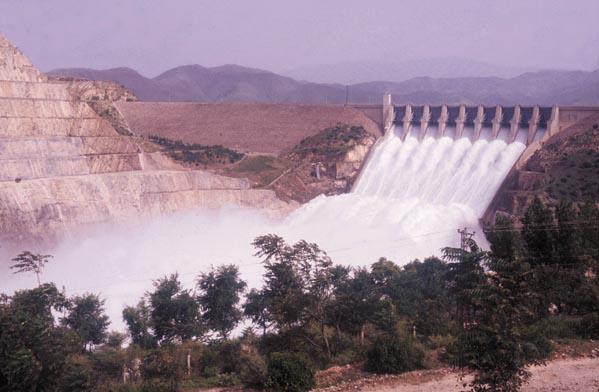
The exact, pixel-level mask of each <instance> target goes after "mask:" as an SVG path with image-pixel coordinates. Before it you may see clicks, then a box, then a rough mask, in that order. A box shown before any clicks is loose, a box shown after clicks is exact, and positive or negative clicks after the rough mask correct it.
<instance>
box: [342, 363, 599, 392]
mask: <svg viewBox="0 0 599 392" xmlns="http://www.w3.org/2000/svg"><path fill="white" fill-rule="evenodd" d="M531 371H532V378H531V379H530V381H529V382H528V383H527V384H526V385H525V386H524V388H523V389H522V391H523V392H545V391H551V392H570V391H572V392H574V391H576V392H599V358H577V359H559V360H554V361H551V362H548V363H547V366H536V367H533V368H532V369H531ZM417 380H418V377H416V378H415V379H414V380H413V381H414V382H409V383H408V382H405V381H398V382H393V383H389V384H386V385H379V386H371V387H366V388H363V389H362V388H358V389H353V390H359V391H363V392H425V391H433V392H454V391H459V390H460V387H461V383H460V381H459V380H458V376H457V374H455V373H448V374H445V375H442V376H441V377H439V378H435V379H434V380H430V381H425V382H421V383H420V382H418V381H417ZM466 381H467V380H466ZM350 389H352V388H351V387H350ZM350 389H348V390H350Z"/></svg>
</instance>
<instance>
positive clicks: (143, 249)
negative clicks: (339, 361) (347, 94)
mask: <svg viewBox="0 0 599 392" xmlns="http://www.w3.org/2000/svg"><path fill="white" fill-rule="evenodd" d="M398 135H399V131H398V132H388V134H387V136H385V138H383V139H381V142H380V143H378V144H377V146H376V147H375V150H374V151H373V153H372V155H371V158H370V159H369V161H368V163H367V164H366V167H365V169H364V170H363V174H362V176H361V177H360V179H359V181H358V183H357V185H356V187H355V189H354V191H353V192H351V193H348V194H343V195H338V196H318V197H316V198H315V199H313V200H312V201H310V202H309V203H307V204H304V205H303V206H301V207H300V208H298V209H297V210H295V211H294V212H292V213H291V214H290V215H289V216H287V217H284V218H281V219H272V218H269V217H267V215H266V214H265V213H264V212H261V211H259V210H253V209H247V208H240V207H234V206H228V207H224V208H221V209H219V210H197V211H189V212H181V213H178V214H175V215H170V216H163V217H158V218H154V219H148V220H143V221H140V220H133V221H131V222H128V223H127V224H112V225H103V226H98V227H95V228H93V229H89V230H86V231H82V232H80V233H79V234H78V235H77V236H75V237H72V238H69V239H67V240H65V241H63V242H62V243H60V244H59V245H58V246H56V247H54V248H52V249H43V250H39V251H42V252H43V253H49V254H51V255H53V256H54V258H53V259H52V260H51V261H50V262H49V263H48V264H47V267H46V268H45V270H44V273H43V275H42V278H43V281H44V282H54V283H56V285H57V286H58V287H59V288H61V287H65V290H66V294H67V295H69V296H70V295H75V294H83V293H85V292H92V293H99V294H100V296H101V297H102V298H104V299H105V300H106V310H107V314H108V316H109V317H110V320H111V323H112V324H111V328H112V329H116V330H124V323H123V320H122V317H121V312H122V309H123V308H124V307H125V306H126V305H135V304H136V303H137V302H138V301H139V299H140V298H141V297H142V296H143V295H144V293H145V292H147V291H148V290H151V289H152V281H153V280H155V279H157V278H160V277H163V276H165V275H169V274H172V273H178V274H179V276H180V279H181V282H182V283H183V286H184V287H185V288H188V289H194V287H195V279H196V277H197V276H198V274H200V273H201V272H207V271H209V270H210V268H211V267H212V266H218V265H222V264H235V265H237V266H238V267H239V270H240V274H241V278H242V279H244V280H245V281H246V282H247V283H248V286H249V288H253V287H259V286H260V285H261V282H262V279H261V277H262V272H263V268H262V264H261V260H260V259H259V258H257V257H255V256H254V253H255V249H253V247H252V245H251V244H252V241H253V240H254V239H255V238H256V237H258V236H260V235H264V234H278V235H280V236H282V237H283V238H285V239H286V240H287V242H288V243H290V244H292V243H295V242H296V241H298V240H300V239H304V240H307V241H309V242H314V243H316V244H318V245H319V246H320V247H321V249H323V250H324V251H326V252H327V253H328V254H329V256H331V258H332V260H333V261H334V262H335V263H337V264H342V265H350V266H369V265H371V264H372V263H374V262H376V261H377V260H378V259H379V258H380V257H386V258H388V259H390V260H393V261H394V262H396V263H397V264H399V265H404V264H406V263H408V262H410V261H413V260H415V259H420V260H423V259H424V258H426V257H429V256H433V255H436V256H440V255H441V249H442V248H443V247H446V246H454V247H455V246H458V245H459V235H458V233H457V229H458V228H461V227H469V228H471V229H474V230H475V231H476V237H475V239H476V240H477V241H478V242H479V244H481V245H483V246H485V245H486V242H485V239H484V235H483V233H482V230H481V228H480V227H479V224H478V217H479V216H480V214H481V213H482V211H483V210H484V208H485V206H486V205H488V203H489V201H490V198H492V197H493V195H494V194H495V192H496V191H497V188H498V187H499V185H500V184H501V182H502V181H503V178H505V175H506V174H507V172H508V171H509V169H510V168H511V167H512V165H513V163H514V162H515V160H516V159H517V158H518V156H519V155H520V153H521V151H522V150H523V148H524V145H523V144H521V143H519V142H514V143H511V144H507V143H505V142H504V141H501V140H494V141H486V140H478V141H476V142H474V143H472V142H470V141H469V140H468V139H467V138H462V139H458V140H456V141H454V140H453V139H452V138H449V137H443V138H440V139H434V138H431V137H428V138H425V139H424V140H423V141H421V142H419V141H418V140H417V139H416V138H414V137H411V136H410V137H408V139H407V140H406V141H401V140H400V138H399V136H398ZM12 257H14V255H8V254H4V255H3V256H2V258H3V259H4V261H5V262H3V263H2V267H1V268H2V270H1V271H0V284H1V285H2V288H3V290H2V291H3V292H5V293H11V292H12V291H14V290H15V289H19V288H31V287H34V286H35V285H36V280H35V276H34V275H33V274H17V275H15V274H12V273H11V271H10V269H9V265H10V263H9V262H6V261H8V260H9V259H10V258H12Z"/></svg>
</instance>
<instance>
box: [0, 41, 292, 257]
mask: <svg viewBox="0 0 599 392" xmlns="http://www.w3.org/2000/svg"><path fill="white" fill-rule="evenodd" d="M0 59H2V61H0V160H1V161H2V170H1V171H0V242H1V243H2V246H3V247H4V248H5V249H6V248H9V247H10V246H11V245H18V246H19V247H24V246H28V244H29V242H31V243H32V244H31V245H33V246H35V247H39V246H40V244H42V243H44V242H54V241H57V240H59V239H60V238H63V237H64V236H68V235H72V234H74V233H81V232H82V231H83V230H84V229H85V228H86V227H89V226H92V225H97V224H100V223H102V224H105V223H107V222H123V221H130V220H135V219H138V218H140V217H144V216H156V215H159V214H166V213H172V212H177V211H183V210H188V209H192V208H216V207H220V206H222V205H224V204H238V205H244V206H249V207H256V208H266V209H268V211H269V212H270V213H273V214H282V213H284V212H287V211H288V210H289V209H290V208H292V207H293V205H289V204H287V203H284V202H282V201H280V200H279V199H277V198H276V197H275V194H274V192H272V191H269V190H262V189H261V190H255V189H250V184H249V182H248V181H247V180H244V179H237V178H228V177H223V176H219V175H216V174H214V173H208V172H206V171H199V170H189V169H184V168H182V167H180V166H176V165H169V164H163V163H164V160H162V159H160V158H155V157H153V156H151V155H150V154H147V153H146V152H145V151H144V150H143V149H142V148H141V147H140V144H139V143H138V141H137V139H135V138H133V137H131V136H129V134H128V131H127V130H126V129H125V128H123V129H119V131H117V129H115V127H116V128H119V124H118V122H119V119H118V118H116V117H115V116H114V115H115V113H114V112H110V110H108V112H107V113H103V112H104V111H106V110H107V109H106V107H103V106H102V105H103V104H106V105H109V106H110V105H111V102H113V99H121V98H124V100H127V99H133V96H131V95H129V94H128V93H127V92H126V91H124V90H123V89H122V88H120V87H114V86H110V85H105V84H102V83H100V84H98V83H90V82H85V83H83V84H81V83H79V82H75V81H57V80H48V78H47V77H46V76H45V75H44V74H42V73H41V72H40V71H39V70H37V69H36V68H35V67H34V66H33V65H32V64H31V63H30V62H29V61H28V60H27V58H25V56H23V54H22V53H21V52H20V51H19V50H18V49H17V48H15V47H14V46H13V45H11V44H10V42H8V41H7V40H6V39H5V38H4V37H3V36H1V35H0ZM90 103H91V104H92V105H91V106H94V105H93V103H98V106H95V107H94V109H95V110H94V109H92V108H91V106H90ZM97 112H100V115H98V113H97ZM113 121H116V122H117V123H113ZM166 160H168V158H166ZM169 162H170V161H169Z"/></svg>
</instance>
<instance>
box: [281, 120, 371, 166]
mask: <svg viewBox="0 0 599 392" xmlns="http://www.w3.org/2000/svg"><path fill="white" fill-rule="evenodd" d="M367 136H368V132H366V130H365V129H364V128H363V127H361V126H350V125H346V124H338V125H337V126H335V127H331V128H326V129H324V130H322V131H320V132H318V133H317V134H316V135H314V136H310V137H307V138H305V139H303V140H302V141H301V142H300V143H299V144H298V145H297V146H296V147H294V149H293V151H292V153H293V154H297V155H298V156H299V157H300V158H305V157H306V156H308V155H313V156H315V157H316V158H317V159H318V158H320V159H322V158H324V157H326V158H327V159H335V158H339V157H341V156H343V155H344V154H345V153H346V152H347V151H348V150H349V149H351V148H352V147H354V146H355V145H356V144H357V143H358V142H360V141H361V140H362V139H364V138H365V137H367Z"/></svg>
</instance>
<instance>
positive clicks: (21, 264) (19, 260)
mask: <svg viewBox="0 0 599 392" xmlns="http://www.w3.org/2000/svg"><path fill="white" fill-rule="evenodd" d="M51 258H52V256H51V255H42V254H34V253H31V252H30V251H28V250H26V251H23V252H21V253H19V254H18V255H17V257H15V258H14V259H12V261H13V262H14V264H13V265H11V267H10V268H11V269H16V271H15V272H14V273H15V274H18V273H21V272H33V273H34V274H35V276H36V278H37V285H38V286H41V285H42V283H41V281H40V275H41V273H42V271H43V269H44V266H45V265H46V263H47V262H48V261H50V259H51Z"/></svg>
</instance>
